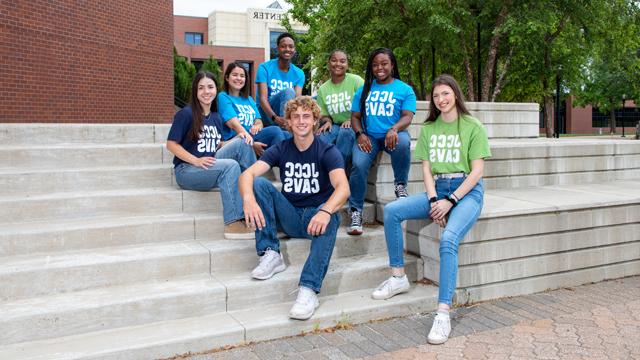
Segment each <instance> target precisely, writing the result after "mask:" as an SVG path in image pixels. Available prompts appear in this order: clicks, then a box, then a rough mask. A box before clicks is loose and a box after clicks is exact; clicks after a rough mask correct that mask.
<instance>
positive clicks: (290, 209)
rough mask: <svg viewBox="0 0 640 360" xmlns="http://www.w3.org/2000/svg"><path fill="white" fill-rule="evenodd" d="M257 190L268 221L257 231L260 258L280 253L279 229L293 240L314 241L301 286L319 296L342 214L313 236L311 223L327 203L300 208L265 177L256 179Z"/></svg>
mask: <svg viewBox="0 0 640 360" xmlns="http://www.w3.org/2000/svg"><path fill="white" fill-rule="evenodd" d="M253 191H254V194H255V197H256V200H257V202H258V205H260V209H262V213H263V215H264V218H265V221H266V226H265V227H264V228H262V230H256V251H257V253H258V255H259V256H262V255H263V254H264V252H265V251H267V249H271V250H274V251H278V252H279V251H280V241H279V240H278V237H277V232H278V229H281V230H282V231H284V233H285V234H287V235H289V236H291V237H297V238H307V239H309V240H311V250H310V251H309V256H308V257H307V261H306V262H305V263H304V267H303V268H302V274H300V282H299V285H300V286H304V287H307V288H309V289H313V290H314V291H315V292H316V293H319V292H320V288H321V287H322V281H323V280H324V277H325V275H326V274H327V269H328V268H329V260H331V254H332V253H333V246H334V245H335V243H336V234H337V232H338V226H340V217H339V215H338V214H333V215H331V220H330V222H329V225H327V229H326V231H325V233H324V234H323V235H320V236H311V235H309V233H307V226H309V221H310V220H311V218H312V217H313V216H314V215H315V214H317V213H318V209H319V208H320V207H322V205H324V204H320V206H317V207H296V206H294V205H293V204H291V203H290V202H289V201H288V200H287V198H285V197H284V195H282V193H281V192H280V191H278V189H276V188H275V187H274V186H273V184H272V183H271V182H270V181H269V180H267V179H265V178H262V177H256V178H255V179H254V183H253Z"/></svg>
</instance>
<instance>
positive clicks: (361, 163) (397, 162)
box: [349, 131, 411, 211]
mask: <svg viewBox="0 0 640 360" xmlns="http://www.w3.org/2000/svg"><path fill="white" fill-rule="evenodd" d="M365 136H369V135H366V134H365ZM369 140H371V152H370V153H366V152H364V151H362V150H360V148H359V147H358V144H357V142H354V145H353V153H352V159H351V163H352V165H351V176H350V177H349V187H350V188H351V196H350V197H349V206H350V207H351V208H354V209H356V210H358V211H362V207H363V205H364V195H365V192H366V190H367V177H368V176H369V169H370V168H371V163H373V161H374V160H375V158H376V156H377V155H378V152H380V151H382V150H384V151H385V152H386V153H387V154H389V155H390V156H391V167H392V168H393V176H394V184H398V183H403V184H406V183H407V179H408V178H409V167H410V166H411V137H410V136H409V133H408V132H407V131H400V132H399V133H398V143H397V144H396V148H395V150H393V151H391V150H389V149H387V148H385V147H384V138H382V139H377V140H376V139H374V138H372V137H371V136H369Z"/></svg>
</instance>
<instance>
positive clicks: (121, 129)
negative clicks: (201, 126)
mask: <svg viewBox="0 0 640 360" xmlns="http://www.w3.org/2000/svg"><path fill="white" fill-rule="evenodd" d="M168 131H169V125H168V124H166V125H165V124H51V123H42V124H38V123H29V124H0V144H4V145H29V146H30V145H33V143H34V140H36V141H37V144H38V145H45V144H141V143H152V142H157V143H164V142H165V141H166V140H167V134H168Z"/></svg>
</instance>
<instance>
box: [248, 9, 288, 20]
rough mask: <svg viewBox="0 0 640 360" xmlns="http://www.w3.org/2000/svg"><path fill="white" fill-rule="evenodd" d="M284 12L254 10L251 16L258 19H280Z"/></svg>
mask: <svg viewBox="0 0 640 360" xmlns="http://www.w3.org/2000/svg"><path fill="white" fill-rule="evenodd" d="M284 15H285V14H281V13H272V12H267V11H254V12H253V18H254V19H258V20H277V21H280V20H282V18H283V17H284Z"/></svg>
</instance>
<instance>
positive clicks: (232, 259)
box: [200, 226, 387, 274]
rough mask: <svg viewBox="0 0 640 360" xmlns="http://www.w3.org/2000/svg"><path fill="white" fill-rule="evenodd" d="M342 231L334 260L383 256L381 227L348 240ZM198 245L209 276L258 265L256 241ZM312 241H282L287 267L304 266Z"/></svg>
mask: <svg viewBox="0 0 640 360" xmlns="http://www.w3.org/2000/svg"><path fill="white" fill-rule="evenodd" d="M346 230H347V229H346V228H345V227H340V228H339V229H338V235H337V238H336V245H335V248H334V250H333V259H334V260H335V259H339V258H347V257H350V256H358V255H365V254H386V251H387V247H386V242H385V240H384V229H383V227H382V226H371V227H369V226H367V227H365V233H364V234H362V235H360V236H351V235H348V234H347V233H346ZM200 243H201V244H202V245H203V246H204V247H206V248H207V249H209V251H210V252H211V256H212V257H211V272H212V273H213V274H216V273H218V272H230V271H244V272H248V271H251V270H252V269H253V268H254V267H255V266H256V265H257V259H258V258H257V255H256V242H255V240H219V239H215V240H209V239H201V240H200ZM310 246H311V241H310V240H308V239H300V238H281V239H280V250H281V252H282V254H283V256H284V258H285V262H286V263H287V264H296V265H300V264H303V263H304V262H305V261H306V259H307V255H308V254H309V248H310Z"/></svg>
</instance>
